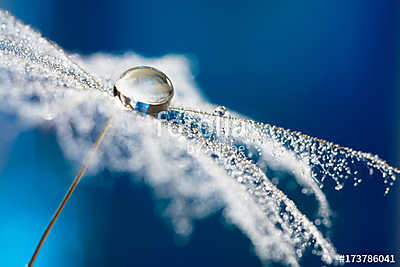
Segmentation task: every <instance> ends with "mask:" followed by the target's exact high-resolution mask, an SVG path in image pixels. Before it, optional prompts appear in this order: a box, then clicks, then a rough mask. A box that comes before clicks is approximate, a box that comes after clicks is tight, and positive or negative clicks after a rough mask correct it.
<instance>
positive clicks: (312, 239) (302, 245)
mask: <svg viewBox="0 0 400 267" xmlns="http://www.w3.org/2000/svg"><path fill="white" fill-rule="evenodd" d="M159 118H160V119H161V120H162V121H163V123H164V125H165V126H166V127H172V128H174V129H175V130H178V131H179V133H180V135H181V136H185V137H186V139H187V141H188V142H189V143H190V145H192V146H194V147H195V148H196V149H195V150H196V151H201V153H204V154H206V155H208V156H209V157H210V158H212V159H213V161H214V162H215V163H216V164H217V165H218V166H220V167H221V168H222V169H223V170H224V171H225V173H226V174H227V175H229V177H232V179H234V180H235V181H236V182H238V183H239V184H240V185H241V186H242V187H243V189H244V190H245V191H246V192H247V193H248V195H249V197H250V198H251V200H252V201H254V202H255V203H256V205H257V206H258V208H259V209H260V210H262V212H263V214H264V216H265V217H264V218H265V220H264V223H265V224H264V226H262V225H260V227H265V228H263V231H272V230H271V229H274V230H273V231H276V232H275V233H276V234H277V235H279V236H280V237H281V238H282V239H283V240H285V241H286V242H288V243H289V244H290V246H291V247H294V248H295V251H296V252H295V254H296V255H295V257H296V258H300V257H301V256H302V255H303V253H304V252H305V250H306V249H308V248H309V249H310V250H311V251H312V253H314V254H316V255H319V256H320V257H321V258H322V260H323V261H324V262H326V263H329V264H330V263H332V262H335V260H336V256H337V255H336V251H335V249H334V247H333V246H332V245H331V244H330V243H329V242H328V241H327V240H325V239H324V238H323V236H322V234H321V233H320V232H319V231H318V229H317V228H316V227H315V225H314V224H313V223H311V222H310V221H309V220H308V219H307V218H306V216H304V215H303V214H302V213H301V212H300V211H299V210H298V209H297V207H296V205H295V204H294V203H293V202H292V201H291V200H290V199H288V198H287V196H286V195H285V194H284V193H282V192H281V191H280V190H279V189H277V188H276V187H275V186H274V185H273V184H272V183H271V182H270V181H269V179H268V178H267V177H266V175H265V173H264V172H263V171H262V170H261V169H260V168H258V167H257V166H256V165H255V164H254V162H253V161H252V160H251V159H248V158H247V157H246V155H245V153H243V151H241V150H240V149H237V147H235V146H231V145H229V144H227V143H225V142H221V141H220V139H219V138H218V134H217V133H216V131H215V129H214V128H213V127H211V126H210V125H211V124H210V123H209V121H208V120H209V119H210V118H209V116H201V115H200V116H199V115H198V114H194V113H191V112H181V111H171V110H169V111H165V112H162V113H160V114H159ZM270 249H273V248H270ZM278 254H279V253H278Z"/></svg>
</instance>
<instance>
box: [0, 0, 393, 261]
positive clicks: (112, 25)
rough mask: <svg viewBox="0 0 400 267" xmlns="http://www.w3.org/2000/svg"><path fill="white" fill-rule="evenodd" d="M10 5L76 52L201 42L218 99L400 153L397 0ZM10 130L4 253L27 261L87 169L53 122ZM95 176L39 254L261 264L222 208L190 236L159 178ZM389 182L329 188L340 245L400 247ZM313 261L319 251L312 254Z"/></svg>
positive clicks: (208, 85) (198, 61) (201, 76)
mask: <svg viewBox="0 0 400 267" xmlns="http://www.w3.org/2000/svg"><path fill="white" fill-rule="evenodd" d="M0 8H6V9H8V10H10V11H11V12H12V13H13V14H14V15H16V16H17V17H18V18H20V19H21V20H22V21H24V22H25V23H26V24H30V25H33V26H34V27H35V28H37V29H38V30H39V31H41V32H42V33H43V35H44V36H46V37H48V38H49V39H50V40H53V41H55V42H56V43H58V44H59V45H60V46H61V47H63V48H65V49H66V50H68V51H71V52H77V53H83V54H90V53H93V52H98V51H102V52H108V53H121V52H124V51H134V52H137V53H139V54H142V55H145V56H150V57H158V56H162V55H165V54H169V53H179V54H185V55H188V56H189V57H190V58H192V60H193V62H194V64H193V66H194V67H193V72H194V74H195V75H196V82H197V83H198V84H199V86H200V88H201V89H202V92H203V93H204V95H205V96H206V97H207V98H208V99H209V100H210V101H211V102H214V103H219V104H223V105H225V106H227V107H229V108H231V109H233V110H235V111H238V112H240V113H242V114H245V115H247V116H249V117H251V118H253V119H255V120H258V121H264V122H269V123H272V124H275V125H279V126H282V127H285V128H291V129H296V130H301V131H303V132H306V133H308V134H311V135H313V136H318V137H321V138H325V139H328V140H331V141H335V142H337V143H340V144H343V145H346V146H351V147H353V148H355V149H359V150H363V151H368V152H371V153H376V154H379V155H380V156H381V157H382V158H384V159H386V160H388V161H389V162H390V163H391V164H392V165H395V166H397V167H399V166H400V164H399V161H398V152H399V149H398V147H399V142H398V140H399V135H398V132H399V131H398V128H399V122H398V119H399V116H398V115H399V112H398V111H399V110H398V108H397V107H398V105H399V96H400V94H399V89H398V78H397V77H398V75H397V74H398V70H397V66H398V58H399V53H398V50H399V49H398V44H399V42H398V41H399V39H398V37H399V36H398V34H397V32H399V27H398V26H399V23H398V19H397V17H398V16H399V6H398V4H397V3H396V1H389V0H388V1H376V0H351V1H349V0H335V1H320V0H308V1H235V0H233V1H210V0H203V1H196V2H195V1H183V0H182V1H159V2H153V1H145V0H143V1H105V0H97V1H78V0H68V1H50V0H41V1H23V0H15V1H10V0H2V2H1V3H0ZM2 116H3V117H4V115H2ZM7 120H10V121H7ZM4 121H6V122H4ZM10 125H13V122H12V119H10V118H7V117H4V118H2V125H1V126H0V131H2V132H4V131H5V130H10V131H12V126H10ZM0 135H1V134H0ZM3 143H5V144H3V147H4V148H3V147H0V148H2V151H3V154H4V155H5V156H7V159H6V160H5V164H3V166H0V168H1V167H2V169H0V259H1V260H0V262H1V266H23V264H25V263H27V261H28V259H29V257H30V256H31V253H32V252H33V249H34V246H35V245H36V242H37V241H38V239H39V237H40V234H41V233H42V230H43V227H44V226H45V225H46V224H47V222H48V220H49V218H50V216H51V214H52V213H53V211H54V210H55V208H56V207H57V205H58V201H59V200H60V199H61V198H62V196H63V194H64V192H65V190H66V188H67V187H68V185H69V183H70V181H71V177H73V176H74V174H75V173H76V171H77V170H76V167H74V166H72V165H71V163H70V162H68V161H67V160H65V159H64V157H63V155H62V152H61V151H60V148H59V147H58V144H57V141H56V139H55V136H54V133H53V132H52V131H50V130H48V129H33V130H31V131H28V132H24V133H22V134H19V135H18V136H17V138H16V140H15V142H14V143H13V144H10V143H7V142H3ZM0 144H1V143H0ZM7 148H8V150H6V149H7ZM4 151H7V153H5V152H4ZM21 152H23V153H21ZM4 155H2V156H3V157H4ZM371 179H375V177H372V178H371ZM87 180H89V181H86V182H84V183H82V184H80V185H79V187H78V189H77V191H76V192H75V193H74V195H73V197H72V200H71V201H70V202H69V203H68V206H67V208H66V209H65V211H64V212H63V214H62V218H61V220H60V221H58V222H57V224H56V226H55V228H54V229H53V231H52V233H51V234H50V236H49V238H48V241H47V243H46V244H45V246H44V247H43V250H42V252H41V254H40V256H39V258H38V260H37V265H36V266H97V267H100V266H161V265H162V266H260V265H261V263H260V261H259V260H258V258H257V257H256V256H255V255H254V253H253V251H252V250H251V245H250V242H249V240H248V239H247V237H246V236H244V235H243V234H241V232H240V231H239V230H238V229H236V228H235V227H232V226H227V225H225V223H224V222H223V219H222V217H221V214H220V212H218V213H216V214H214V215H212V216H211V217H210V218H208V219H205V220H201V221H198V222H197V223H196V228H195V231H194V233H193V235H192V236H191V238H190V239H189V240H188V242H187V243H186V245H185V246H177V245H176V242H175V241H174V240H175V239H176V237H175V236H174V233H173V231H172V228H171V227H170V226H169V225H168V223H166V222H165V220H163V219H162V218H161V217H160V216H159V212H158V210H157V208H156V206H157V205H155V202H154V200H153V195H152V192H151V189H149V188H148V187H147V186H145V185H143V184H140V183H135V182H133V181H132V179H131V177H129V176H127V175H125V174H121V173H109V172H104V173H102V174H99V175H97V176H96V177H91V178H89V179H87ZM111 181H112V182H111ZM375 185H376V183H375V182H374V181H370V182H368V181H365V182H363V183H362V184H361V185H360V186H359V187H358V188H356V189H354V188H352V187H351V186H350V185H348V186H347V187H345V189H344V190H343V191H341V192H331V190H328V189H327V191H326V194H327V196H328V200H329V202H330V203H331V206H332V208H333V210H334V211H335V212H336V214H335V216H336V218H335V219H334V225H333V227H332V231H331V240H332V241H333V243H334V245H335V246H336V247H337V249H338V250H339V252H340V253H343V254H352V253H353V254H354V253H359V254H367V253H368V254H374V253H380V254H395V253H396V252H397V255H398V257H400V255H399V253H398V251H399V243H398V242H397V239H398V238H397V237H398V236H399V232H398V231H397V228H396V227H397V225H398V223H399V221H398V208H399V207H398V205H397V202H398V200H399V199H400V198H399V197H398V194H399V193H398V187H399V186H398V184H396V185H395V188H394V190H393V191H394V192H392V193H391V194H390V195H389V196H388V197H383V191H382V190H381V189H380V188H379V189H377V188H376V187H375ZM396 198H397V199H396ZM399 260H400V258H398V261H399ZM303 264H304V265H308V266H312V265H314V264H316V263H315V259H313V258H312V257H306V258H305V259H304V261H303Z"/></svg>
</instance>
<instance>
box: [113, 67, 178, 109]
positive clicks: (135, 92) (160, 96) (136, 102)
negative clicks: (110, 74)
mask: <svg viewBox="0 0 400 267" xmlns="http://www.w3.org/2000/svg"><path fill="white" fill-rule="evenodd" d="M114 96H117V97H118V98H119V99H120V100H121V102H122V104H123V105H124V106H125V107H127V108H129V109H131V110H136V111H138V112H141V113H143V114H146V113H147V114H157V113H159V112H161V111H164V110H166V109H167V108H168V105H169V103H170V101H171V99H172V97H173V96H174V87H173V86H172V83H171V81H170V80H169V78H168V77H167V76H166V75H165V74H164V73H162V72H161V71H159V70H157V69H155V68H152V67H146V66H140V67H135V68H132V69H129V70H127V71H126V72H124V73H123V74H122V75H121V77H120V78H119V79H118V80H117V81H116V82H115V85H114Z"/></svg>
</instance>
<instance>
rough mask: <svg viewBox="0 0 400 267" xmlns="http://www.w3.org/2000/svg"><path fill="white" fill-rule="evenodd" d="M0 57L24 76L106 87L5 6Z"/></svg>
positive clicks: (0, 27)
mask: <svg viewBox="0 0 400 267" xmlns="http://www.w3.org/2000/svg"><path fill="white" fill-rule="evenodd" d="M0 58H1V60H0V66H2V67H5V68H8V69H13V70H17V71H19V72H20V73H23V74H24V76H29V75H32V76H33V75H34V76H39V77H41V78H42V80H51V81H52V82H55V83H56V85H57V86H60V87H71V88H94V89H98V90H100V91H104V92H105V91H107V90H106V89H105V88H104V87H103V86H102V85H101V84H100V83H99V82H98V81H97V80H96V79H95V78H94V77H93V76H92V75H90V74H89V73H87V72H86V71H85V70H83V69H82V68H81V67H80V66H79V65H78V64H76V63H75V62H73V61H72V60H71V59H70V58H69V57H68V56H67V55H66V54H65V53H64V52H63V50H62V49H61V48H59V47H58V46H56V45H55V44H53V43H51V42H50V41H48V40H47V39H46V38H44V37H42V36H41V34H40V33H38V32H36V31H34V30H33V29H32V28H31V27H29V26H27V25H24V24H23V23H22V22H20V21H19V20H17V19H16V18H15V17H13V16H12V15H10V14H9V13H8V12H7V11H4V10H0ZM4 64H5V65H4Z"/></svg>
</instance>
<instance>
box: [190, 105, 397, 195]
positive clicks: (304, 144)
mask: <svg viewBox="0 0 400 267" xmlns="http://www.w3.org/2000/svg"><path fill="white" fill-rule="evenodd" d="M187 112H190V113H192V115H193V116H196V115H197V116H203V117H205V118H207V121H208V123H207V124H208V125H209V126H208V127H214V128H215V129H216V130H215V133H216V135H218V137H219V138H222V139H224V142H228V143H230V144H233V143H235V142H238V141H240V142H242V143H245V144H247V145H253V146H254V147H256V148H257V150H258V153H261V148H262V147H265V146H266V145H268V148H269V149H270V150H271V153H272V154H273V156H274V157H275V158H277V159H278V160H279V159H280V158H282V156H283V155H284V154H285V153H287V151H291V152H292V153H294V154H295V155H296V158H297V159H298V160H299V161H301V162H305V163H306V164H307V165H308V166H311V175H312V177H313V179H314V181H315V182H316V183H317V184H318V185H319V186H320V188H323V187H324V185H325V183H326V178H330V179H331V181H333V182H334V184H335V185H334V188H335V189H336V190H341V189H342V188H343V186H344V184H345V182H346V181H349V180H350V181H351V182H352V183H353V185H354V186H358V185H359V184H360V183H361V182H362V181H363V180H364V179H365V178H366V177H368V176H372V175H374V174H376V173H379V174H381V177H382V185H383V186H384V193H385V195H386V194H388V193H389V191H390V188H391V187H392V186H393V185H394V182H395V180H396V175H398V174H399V173H400V170H398V169H396V168H394V167H392V166H390V165H388V164H387V163H386V162H385V161H384V160H382V159H380V158H379V157H378V156H376V155H372V154H369V153H365V152H360V151H356V150H353V149H351V148H348V147H342V146H339V145H337V144H334V143H331V142H328V141H325V140H322V139H318V138H315V137H311V136H308V135H305V134H302V133H300V132H296V131H291V130H287V129H283V128H280V127H276V126H273V125H269V124H264V123H259V122H255V121H252V120H247V119H241V118H238V117H231V116H223V117H221V118H218V117H219V116H218V115H217V114H216V111H215V112H214V113H206V112H201V111H195V110H189V111H187Z"/></svg>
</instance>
